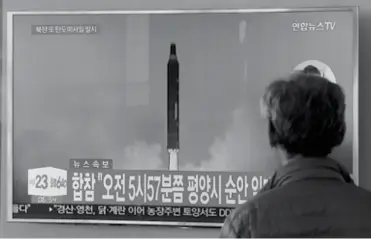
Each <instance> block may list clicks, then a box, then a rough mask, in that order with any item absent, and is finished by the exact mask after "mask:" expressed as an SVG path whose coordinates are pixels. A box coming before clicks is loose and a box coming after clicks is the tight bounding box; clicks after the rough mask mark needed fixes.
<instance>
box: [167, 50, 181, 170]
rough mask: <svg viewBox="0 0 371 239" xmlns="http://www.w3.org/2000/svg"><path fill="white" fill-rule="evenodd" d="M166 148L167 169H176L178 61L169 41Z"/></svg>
mask: <svg viewBox="0 0 371 239" xmlns="http://www.w3.org/2000/svg"><path fill="white" fill-rule="evenodd" d="M167 150H168V153H169V170H178V152H179V62H178V57H177V54H176V45H175V43H171V45H170V55H169V60H168V63H167Z"/></svg>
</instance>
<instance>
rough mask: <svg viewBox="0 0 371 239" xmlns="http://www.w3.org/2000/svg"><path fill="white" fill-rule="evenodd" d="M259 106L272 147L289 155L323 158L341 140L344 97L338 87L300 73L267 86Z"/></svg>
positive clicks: (343, 126) (321, 78)
mask: <svg viewBox="0 0 371 239" xmlns="http://www.w3.org/2000/svg"><path fill="white" fill-rule="evenodd" d="M263 104H264V106H265V109H266V111H267V112H266V113H267V117H268V119H269V140H270V144H271V146H272V147H280V148H282V149H284V150H285V151H286V152H287V153H288V155H289V156H295V155H302V156H304V157H326V156H327V155H328V154H330V153H331V152H332V149H333V148H334V147H336V146H338V145H340V144H341V143H342V141H343V139H344V135H345V131H346V125H345V119H344V117H345V116H344V114H345V96H344V93H343V91H342V89H341V87H340V86H339V85H337V84H335V83H332V82H330V81H329V80H327V79H326V78H323V77H321V76H318V75H313V74H306V73H303V72H299V73H294V74H292V75H290V76H289V77H287V78H284V79H278V80H276V81H274V82H273V83H271V84H270V85H269V86H268V87H267V89H266V92H265V94H264V97H263Z"/></svg>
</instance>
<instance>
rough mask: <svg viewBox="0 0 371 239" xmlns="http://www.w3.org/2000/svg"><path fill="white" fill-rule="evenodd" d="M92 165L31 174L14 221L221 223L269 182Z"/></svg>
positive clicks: (75, 163)
mask: <svg viewBox="0 0 371 239" xmlns="http://www.w3.org/2000/svg"><path fill="white" fill-rule="evenodd" d="M90 161H91V162H89V160H76V159H75V160H71V163H70V166H72V168H70V169H68V170H65V169H57V168H53V167H44V168H35V169H30V170H28V195H29V196H31V199H32V200H31V203H26V204H14V205H13V216H14V218H23V219H26V218H33V219H89V220H121V221H171V222H174V221H175V222H197V223H222V222H223V221H224V219H225V217H226V216H228V215H229V214H230V213H231V210H233V208H235V207H236V206H237V205H240V204H242V203H244V202H246V201H247V200H249V199H250V198H252V197H253V196H254V195H255V194H256V193H257V192H258V191H259V190H260V189H261V188H262V187H263V185H264V184H265V183H266V182H267V177H265V176H263V175H262V174H259V173H237V172H188V171H156V170H146V171H144V170H115V169H112V168H109V166H112V161H110V160H100V162H99V161H98V160H90ZM98 164H99V165H105V167H98ZM83 165H85V168H84V167H83ZM88 165H95V167H88Z"/></svg>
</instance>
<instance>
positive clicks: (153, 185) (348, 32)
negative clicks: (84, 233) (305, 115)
mask: <svg viewBox="0 0 371 239" xmlns="http://www.w3.org/2000/svg"><path fill="white" fill-rule="evenodd" d="M7 32H8V41H7V54H6V60H7V68H6V78H5V82H4V87H5V88H4V95H3V99H4V101H5V105H6V109H5V111H4V112H6V113H5V115H4V117H5V120H4V122H3V132H2V137H3V141H4V144H3V145H4V150H5V152H6V153H5V154H4V156H5V158H3V160H4V162H6V166H7V174H8V177H7V178H8V182H7V185H8V193H9V195H8V199H9V201H8V205H9V206H8V208H9V213H8V220H9V221H26V222H56V223H60V222H65V223H105V224H141V225H174V226H206V227H214V226H215V227H218V226H220V225H221V223H223V221H224V219H225V217H226V216H227V215H228V214H229V213H230V212H231V210H232V209H233V208H235V207H236V206H238V205H239V204H242V203H244V202H246V201H247V200H249V199H251V198H252V197H254V195H255V194H256V193H257V192H258V191H259V189H261V188H262V186H263V185H264V184H265V183H266V182H267V180H268V178H269V176H270V175H271V173H272V172H273V171H274V170H275V169H276V168H277V167H278V164H279V157H280V156H279V154H278V153H277V151H276V150H274V149H272V148H271V147H270V145H269V140H268V124H267V122H266V121H265V120H264V119H263V118H262V117H261V115H260V108H259V100H260V98H261V97H262V95H263V92H264V90H265V87H266V86H267V85H268V84H269V83H270V82H272V81H273V80H275V79H276V78H277V77H280V76H284V75H287V74H289V73H291V72H293V71H297V70H304V69H307V67H308V66H310V67H311V68H312V70H313V69H314V70H315V71H316V72H317V73H318V74H320V75H322V76H325V77H326V78H328V79H329V80H331V81H332V82H335V83H337V84H339V85H341V86H342V88H343V90H344V92H345V94H346V122H347V132H346V136H345V140H344V142H343V144H342V145H341V146H340V147H338V148H336V150H335V151H334V152H333V153H332V157H333V158H334V159H336V160H338V161H339V162H340V163H342V164H343V165H344V166H345V167H347V169H349V170H350V172H352V174H353V177H354V178H355V181H357V180H358V151H357V150H358V141H357V135H358V131H357V126H358V123H357V119H358V118H357V117H358V108H357V107H358V105H357V98H358V89H357V87H358V84H357V77H358V75H357V67H358V62H357V56H358V48H357V47H358V19H357V9H356V8H334V9H327V8H326V9H292V10H282V9H281V10H279V9H277V10H275V9H260V10H252V9H250V10H241V9H240V10H192V11H191V10H189V11H186V10H184V11H131V12H130V11H106V12H104V11H102V12H99V11H97V12H14V13H8V28H7Z"/></svg>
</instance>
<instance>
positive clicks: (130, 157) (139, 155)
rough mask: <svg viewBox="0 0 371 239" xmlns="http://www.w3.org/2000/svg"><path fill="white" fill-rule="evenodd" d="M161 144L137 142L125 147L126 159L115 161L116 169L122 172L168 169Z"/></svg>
mask: <svg viewBox="0 0 371 239" xmlns="http://www.w3.org/2000/svg"><path fill="white" fill-rule="evenodd" d="M161 155H162V149H161V145H160V144H148V143H147V142H145V141H137V142H135V143H134V144H132V145H129V146H127V147H125V149H124V157H123V158H122V157H121V159H120V160H115V161H114V168H115V169H122V170H156V169H166V168H167V167H166V166H165V165H164V161H163V160H162V158H161V157H162V156H161Z"/></svg>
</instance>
